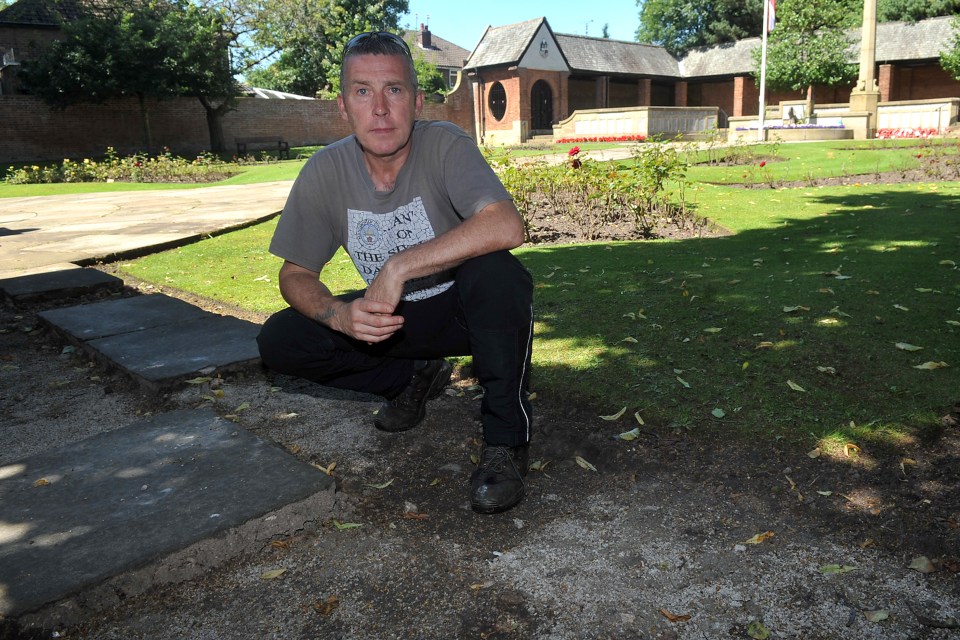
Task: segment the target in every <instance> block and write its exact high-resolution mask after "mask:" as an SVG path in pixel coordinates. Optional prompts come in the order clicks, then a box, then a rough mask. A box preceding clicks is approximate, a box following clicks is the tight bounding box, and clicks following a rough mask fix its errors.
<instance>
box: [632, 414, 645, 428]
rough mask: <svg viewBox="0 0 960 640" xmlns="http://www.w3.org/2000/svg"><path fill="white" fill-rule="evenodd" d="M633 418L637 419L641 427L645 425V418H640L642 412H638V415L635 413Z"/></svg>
mask: <svg viewBox="0 0 960 640" xmlns="http://www.w3.org/2000/svg"><path fill="white" fill-rule="evenodd" d="M633 417H634V418H636V420H637V422H638V423H640V425H641V426H642V425H643V424H644V422H643V418H641V417H640V412H639V411H637V412H636V413H634V414H633Z"/></svg>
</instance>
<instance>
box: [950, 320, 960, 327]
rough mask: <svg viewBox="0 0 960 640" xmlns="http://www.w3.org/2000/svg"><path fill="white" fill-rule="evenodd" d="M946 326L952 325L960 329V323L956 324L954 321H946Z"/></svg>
mask: <svg viewBox="0 0 960 640" xmlns="http://www.w3.org/2000/svg"><path fill="white" fill-rule="evenodd" d="M947 324H952V325H953V326H955V327H960V322H957V321H956V320H947Z"/></svg>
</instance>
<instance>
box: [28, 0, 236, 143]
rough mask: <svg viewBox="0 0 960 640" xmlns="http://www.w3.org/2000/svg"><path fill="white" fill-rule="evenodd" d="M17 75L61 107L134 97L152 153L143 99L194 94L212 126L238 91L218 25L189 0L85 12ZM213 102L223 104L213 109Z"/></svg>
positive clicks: (217, 19)
mask: <svg viewBox="0 0 960 640" xmlns="http://www.w3.org/2000/svg"><path fill="white" fill-rule="evenodd" d="M21 77H22V78H23V80H24V82H25V83H26V85H27V87H28V88H29V90H30V91H31V92H32V93H34V94H35V95H37V96H39V97H41V98H42V99H43V100H44V101H46V102H47V103H49V104H52V105H55V106H59V107H64V108H65V107H67V106H69V105H72V104H77V103H81V102H95V103H99V102H104V101H106V100H108V99H111V98H124V97H135V98H137V101H138V103H139V106H140V113H141V119H142V122H143V136H144V144H145V145H146V147H147V149H152V148H153V136H152V133H151V129H150V114H149V109H148V101H149V100H151V99H160V100H162V99H166V98H171V97H173V96H177V95H185V96H194V97H197V98H198V99H199V100H200V102H201V103H202V104H203V105H204V108H205V109H207V114H208V125H211V120H212V121H214V122H217V121H218V119H219V117H220V116H222V114H223V113H224V112H225V110H226V107H225V106H224V105H225V104H226V103H227V102H228V101H229V98H230V96H231V95H233V94H234V93H235V91H236V89H235V82H234V80H233V73H232V70H231V68H230V64H229V60H228V58H227V51H226V42H225V36H224V35H223V33H222V20H221V19H220V17H219V16H218V15H217V14H215V13H213V12H210V11H207V10H205V9H202V8H200V7H197V6H195V5H191V4H189V3H188V2H187V0H172V1H164V0H160V1H157V2H150V3H136V4H134V5H132V6H131V7H127V8H123V7H121V6H119V5H113V6H110V7H107V8H104V9H103V10H102V11H101V12H98V13H97V14H95V15H94V14H85V15H83V16H82V17H81V18H79V19H78V20H75V21H73V22H69V23H66V24H64V25H63V28H62V32H61V38H60V39H58V40H56V41H54V42H53V43H52V44H51V45H50V47H48V48H47V49H46V50H44V51H43V53H41V54H40V56H38V57H37V58H36V59H34V60H31V61H28V62H25V63H24V66H23V71H22V75H21ZM214 98H220V99H222V100H223V101H224V103H222V104H220V105H214V104H213V103H212V100H213V99H214ZM218 147H219V148H218ZM222 147H223V139H222V135H220V136H219V139H218V138H217V137H216V136H215V135H214V127H213V126H212V125H211V149H213V150H222Z"/></svg>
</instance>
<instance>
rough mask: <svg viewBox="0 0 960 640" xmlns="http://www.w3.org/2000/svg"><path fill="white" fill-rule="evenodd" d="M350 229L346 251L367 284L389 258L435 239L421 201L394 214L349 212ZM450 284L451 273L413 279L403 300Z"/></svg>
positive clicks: (420, 297)
mask: <svg viewBox="0 0 960 640" xmlns="http://www.w3.org/2000/svg"><path fill="white" fill-rule="evenodd" d="M347 229H348V230H349V233H350V236H349V239H348V240H347V251H348V252H349V254H350V258H351V259H352V260H353V264H354V265H355V266H356V267H357V271H359V272H360V276H361V277H362V278H363V279H364V281H365V282H366V283H367V285H369V284H370V283H371V282H373V279H374V278H376V277H377V274H378V273H379V272H380V269H381V268H382V267H383V263H384V262H386V261H387V259H388V258H389V257H390V256H392V255H393V254H395V253H400V252H401V251H403V250H404V249H406V248H408V247H412V246H414V245H418V244H420V243H421V242H426V241H427V240H431V239H433V238H434V237H436V234H435V233H434V231H433V226H432V225H431V224H430V218H429V217H428V216H427V210H426V209H425V208H424V206H423V201H422V200H421V199H420V198H414V199H413V201H412V202H411V203H410V204H405V205H403V206H401V207H398V208H397V209H396V210H395V211H393V212H391V213H372V212H370V211H358V210H356V209H347ZM451 284H453V282H452V281H451V279H450V274H449V273H438V274H435V275H432V276H427V277H425V278H418V279H416V280H410V281H409V282H407V284H406V286H405V287H404V295H403V299H404V300H423V299H425V298H429V297H431V296H435V295H437V294H438V293H442V292H443V291H446V290H447V289H448V288H450V285H451Z"/></svg>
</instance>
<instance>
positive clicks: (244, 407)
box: [233, 402, 250, 413]
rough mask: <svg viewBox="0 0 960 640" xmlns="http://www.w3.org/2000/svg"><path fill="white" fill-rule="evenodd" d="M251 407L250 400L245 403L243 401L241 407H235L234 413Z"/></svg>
mask: <svg viewBox="0 0 960 640" xmlns="http://www.w3.org/2000/svg"><path fill="white" fill-rule="evenodd" d="M249 408H250V403H249V402H244V403H241V404H240V406H239V407H237V408H236V409H234V410H233V412H234V413H240V412H241V411H246V410H247V409H249Z"/></svg>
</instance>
